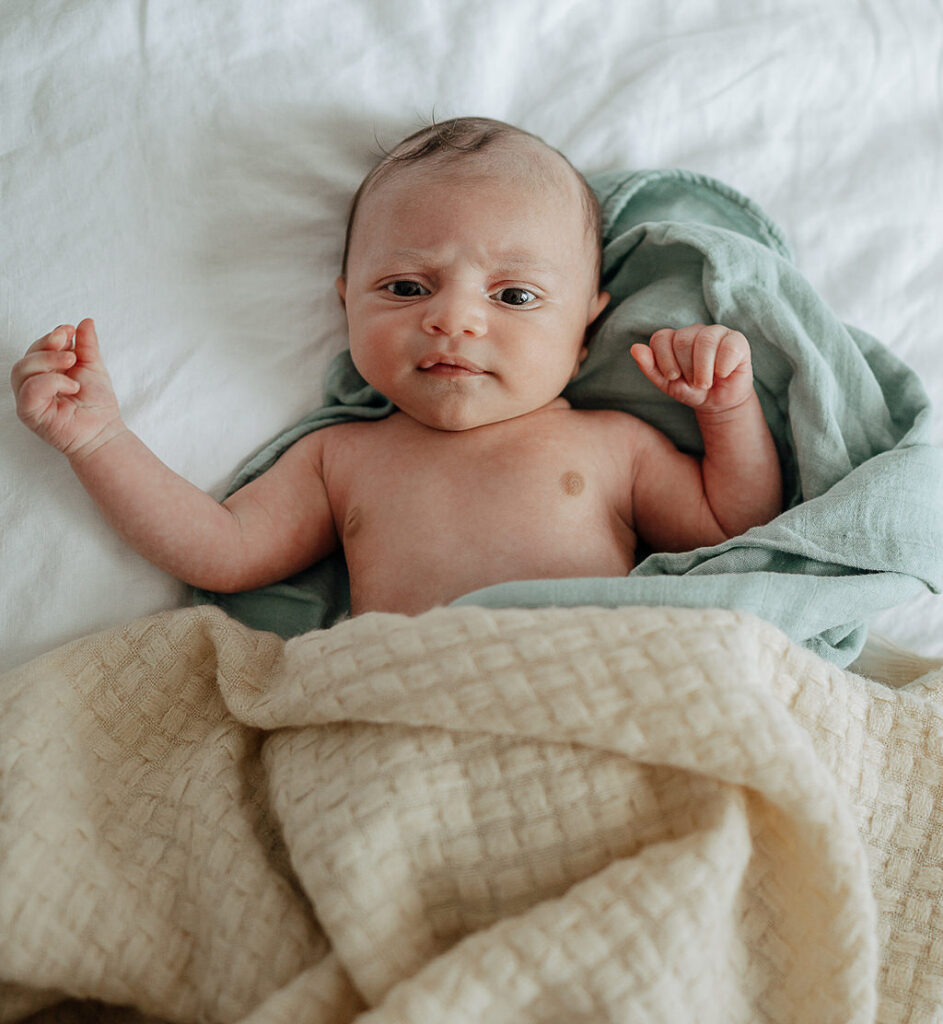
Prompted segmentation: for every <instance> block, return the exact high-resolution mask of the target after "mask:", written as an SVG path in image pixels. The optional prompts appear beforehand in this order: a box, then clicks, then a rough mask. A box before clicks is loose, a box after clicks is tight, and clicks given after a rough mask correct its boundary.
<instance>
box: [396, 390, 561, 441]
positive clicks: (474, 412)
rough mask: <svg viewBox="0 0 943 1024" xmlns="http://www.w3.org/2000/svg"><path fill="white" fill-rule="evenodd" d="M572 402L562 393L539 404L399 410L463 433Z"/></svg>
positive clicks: (431, 424)
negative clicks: (517, 406) (518, 406)
mask: <svg viewBox="0 0 943 1024" xmlns="http://www.w3.org/2000/svg"><path fill="white" fill-rule="evenodd" d="M569 408H570V403H569V402H568V401H567V400H566V399H565V398H563V397H562V396H560V397H557V398H554V399H553V400H552V401H550V402H546V403H543V404H541V405H538V406H536V407H533V408H532V407H529V406H527V407H523V408H506V409H491V410H488V409H474V408H467V409H466V408H442V407H437V408H433V409H430V408H421V407H420V408H404V407H402V406H399V410H400V412H403V413H405V414H406V415H407V416H409V417H410V418H411V419H413V420H415V421H416V422H417V423H420V424H422V426H424V427H429V428H430V429H432V430H442V431H445V432H448V433H461V432H462V431H466V430H475V429H477V428H479V427H488V426H492V425H495V424H498V423H507V422H509V421H510V420H517V419H520V418H521V417H524V416H534V415H536V414H538V413H542V412H545V411H550V410H552V409H569Z"/></svg>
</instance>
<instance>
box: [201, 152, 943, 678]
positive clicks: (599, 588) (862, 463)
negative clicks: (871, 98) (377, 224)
mask: <svg viewBox="0 0 943 1024" xmlns="http://www.w3.org/2000/svg"><path fill="white" fill-rule="evenodd" d="M591 183H592V185H593V187H594V188H595V190H596V192H597V194H598V195H599V198H600V201H601V203H602V205H603V229H604V238H605V243H606V244H605V251H604V260H603V280H604V287H605V288H606V290H607V291H609V292H610V293H611V295H612V300H611V302H610V305H609V307H608V310H607V312H606V313H605V314H604V316H603V318H602V321H601V325H600V326H599V328H598V329H597V330H596V332H595V334H594V336H593V338H592V340H591V343H590V346H589V356H588V358H587V359H586V361H585V362H584V364H583V366H582V368H581V370H580V373H579V375H578V376H577V378H576V379H575V380H574V381H573V382H572V383H571V384H570V386H569V387H568V388H567V390H566V392H565V395H566V397H567V398H568V399H569V400H570V402H571V403H572V404H573V406H575V407H582V408H615V409H624V410H625V411H627V412H631V413H633V414H635V415H636V416H640V417H641V418H642V419H645V420H648V421H649V422H650V423H652V424H654V425H655V426H656V427H658V428H659V429H660V430H662V431H663V432H664V433H665V434H667V435H668V436H669V437H670V438H671V439H672V440H673V441H674V442H675V443H676V444H677V445H678V447H680V448H681V449H683V450H685V451H689V452H698V453H699V452H700V451H702V446H701V439H700V434H699V432H698V429H697V424H696V421H695V418H694V414H693V412H692V411H691V410H690V409H688V408H686V407H685V406H682V405H680V404H679V403H677V402H674V401H672V400H671V399H669V398H667V397H666V396H664V395H663V394H661V392H659V391H658V390H657V389H656V388H655V387H654V386H653V385H652V384H650V383H649V382H648V381H647V380H646V379H645V378H644V376H643V375H642V374H641V372H640V371H639V370H638V368H637V367H636V366H635V364H634V362H633V360H632V359H631V357H630V356H629V354H628V352H629V348H630V346H631V345H632V344H633V343H635V342H636V341H647V340H648V338H649V337H650V336H651V334H652V333H653V332H654V331H656V330H658V329H659V328H660V327H681V326H684V325H686V324H691V323H696V322H704V323H714V322H716V323H723V324H725V325H727V326H728V327H731V328H733V329H735V330H738V331H741V332H742V333H743V334H745V335H746V337H747V338H748V339H749V341H750V345H751V349H752V353H753V368H754V375H755V381H756V389H757V393H758V394H759V397H760V401H761V403H762V406H763V410H764V413H765V414H766V418H767V421H768V422H769V424H770V428H771V430H772V432H773V435H774V437H775V439H776V443H777V447H778V450H779V455H780V461H781V464H782V468H783V477H784V483H785V495H786V505H787V511H785V512H784V513H783V514H782V515H780V516H779V517H778V518H776V519H775V520H773V521H772V522H770V523H767V524H766V525H765V526H760V527H755V528H753V529H751V530H749V531H748V532H747V533H745V534H743V535H742V536H740V537H735V538H732V539H731V540H728V541H726V542H725V543H723V544H718V545H716V546H713V547H708V548H699V549H697V550H696V551H690V552H685V553H681V554H671V553H664V552H659V553H654V554H650V555H648V557H642V558H641V560H640V561H639V564H638V565H637V566H636V567H635V569H634V570H633V571H632V572H631V573H630V574H629V575H628V576H626V577H605V578H581V579H559V580H525V581H520V582H511V583H501V584H497V585H495V586H491V587H487V588H485V589H483V590H479V591H476V592H475V593H473V594H469V595H466V596H464V597H462V598H460V599H459V600H458V601H456V602H455V603H456V604H481V605H488V606H491V607H511V606H526V607H538V606H546V605H570V606H575V605H589V604H592V605H605V606H610V607H612V606H618V605H677V606H685V607H707V606H711V607H722V608H731V609H739V610H745V611H749V612H753V613H754V614H756V615H758V616H760V617H761V618H764V619H767V620H768V621H770V622H773V623H774V624H775V625H777V626H778V627H779V628H780V629H782V630H783V631H784V632H785V633H787V634H788V635H789V636H790V637H791V638H792V639H794V640H796V641H798V642H800V643H803V644H805V645H806V646H808V647H810V648H811V649H813V650H815V651H816V652H818V653H819V654H821V655H823V656H824V657H827V658H829V659H830V660H832V661H835V662H837V663H839V664H842V665H845V664H848V663H849V662H851V661H852V660H853V659H854V658H855V657H856V656H857V654H858V653H859V652H860V650H861V647H862V646H863V644H864V640H865V636H866V620H867V618H868V617H869V616H870V615H871V614H873V613H875V612H877V611H880V610H882V609H885V608H889V607H892V606H894V605H896V604H899V603H901V602H903V601H905V600H907V599H908V598H910V597H912V596H914V595H915V594H917V593H920V592H921V591H923V589H924V588H929V589H931V590H932V591H934V592H938V591H939V590H940V588H941V586H943V452H941V451H940V449H938V448H937V447H935V446H933V445H932V444H930V443H929V435H930V421H931V411H930V405H929V401H928V399H927V396H926V394H925V392H924V390H923V388H922V386H921V385H920V382H919V381H918V379H917V377H916V375H915V374H914V373H913V371H912V370H910V369H909V368H908V367H907V366H905V365H904V364H903V363H901V362H900V361H899V360H898V359H897V358H896V357H894V356H893V355H892V354H891V353H890V352H888V351H887V349H885V348H884V347H883V346H882V345H880V344H879V343H878V342H877V341H876V340H874V339H873V338H872V337H870V336H869V335H867V334H865V333H864V332H862V331H859V330H856V329H855V328H852V327H848V326H846V325H845V324H843V323H841V322H840V321H839V320H838V318H837V317H836V316H835V314H834V313H833V312H831V310H830V309H829V308H828V307H827V306H826V304H825V303H824V302H823V301H822V300H821V299H820V298H819V296H818V295H817V294H816V293H815V291H814V289H813V288H812V287H811V286H810V285H809V283H808V282H807V281H806V280H805V279H804V278H803V277H802V275H801V274H800V273H799V272H798V271H797V270H796V268H795V267H794V266H793V264H792V262H791V260H790V257H789V253H788V250H787V248H786V245H785V242H784V240H783V237H782V234H781V232H780V231H779V229H778V228H777V227H776V225H775V224H773V223H772V222H771V221H770V220H769V219H768V218H767V217H766V216H765V215H764V214H763V212H762V211H761V210H760V209H759V208H758V207H757V206H756V205H755V204H754V203H752V202H751V201H750V200H748V199H746V198H745V197H743V196H741V195H739V194H738V193H737V192H735V191H734V190H732V189H730V188H728V187H726V186H724V185H722V184H720V183H719V182H716V181H713V180H712V179H709V178H706V177H704V176H701V175H696V174H693V173H690V172H686V171H678V170H663V171H649V172H635V173H628V174H627V173H611V174H606V175H601V176H598V177H596V178H595V179H591ZM392 411H393V406H392V404H391V403H390V402H389V401H388V400H387V399H386V398H384V397H383V396H382V395H380V394H379V393H378V392H377V391H376V390H375V389H373V388H372V387H371V386H370V385H368V384H366V383H365V382H364V381H363V379H362V378H361V377H360V375H359V374H358V373H357V371H356V369H355V368H354V366H353V364H352V362H351V361H350V357H349V354H348V353H346V352H344V353H341V355H339V356H338V357H336V359H335V360H334V362H333V363H332V364H331V367H330V369H329V372H328V375H327V380H326V385H325V394H324V404H323V406H322V407H321V408H319V409H317V410H315V411H314V412H313V413H311V414H310V415H309V416H307V417H305V419H303V420H302V421H301V422H300V423H298V424H297V425H296V426H294V427H292V428H291V429H290V430H288V431H286V432H285V433H284V434H282V435H280V436H279V437H278V438H276V439H275V440H274V441H272V442H271V443H270V444H269V445H267V446H266V447H265V448H263V449H262V450H261V451H260V452H258V453H257V454H256V455H255V456H254V457H253V458H252V459H250V460H249V462H248V463H246V465H245V466H244V467H243V468H242V470H241V471H240V472H239V474H238V475H237V476H236V478H235V480H234V481H233V484H232V487H231V489H230V493H232V491H234V490H236V489H237V488H238V487H241V486H242V485H243V484H244V483H246V482H248V481H249V480H251V479H252V478H254V477H255V476H258V475H259V474H260V473H262V472H264V471H265V470H266V469H267V468H268V467H269V466H270V465H271V464H272V463H273V462H274V461H275V460H276V459H277V458H278V456H279V455H280V454H281V453H282V452H283V451H285V449H286V448H288V447H289V446H290V445H291V444H293V443H294V442H295V441H296V440H298V439H299V438H300V437H303V436H304V435H305V434H307V433H309V432H310V431H312V430H317V429H319V428H321V427H325V426H330V425H332V424H335V423H342V422H345V421H349V420H352V419H379V418H381V417H383V416H387V415H389V414H390V413H391V412H392ZM640 554H642V553H641V552H640ZM195 599H196V600H197V601H212V602H213V603H215V604H217V605H219V606H220V607H222V608H223V609H224V610H225V611H227V612H228V613H229V614H231V615H232V616H234V617H235V618H237V619H240V620H241V621H243V622H245V623H246V624H247V625H249V626H252V627H255V628H257V629H264V630H271V631H274V632H277V633H279V634H281V635H282V636H285V637H288V636H293V635H297V634H299V633H302V632H305V631H307V630H309V629H315V628H322V627H327V626H330V625H331V624H333V623H334V622H335V621H336V620H337V619H338V618H340V617H341V616H343V615H344V614H345V613H346V612H347V611H348V609H349V589H348V581H347V572H346V567H345V563H344V558H343V554H342V553H340V552H338V553H337V554H335V555H332V556H331V557H329V558H327V559H325V560H324V561H322V562H320V563H318V564H317V565H314V566H312V567H311V568H310V569H308V570H306V571H304V572H302V573H299V574H298V575H297V576H294V577H292V578H291V579H290V580H286V581H284V582H282V583H278V584H275V585H273V586H269V587H263V588H260V589H259V590H254V591H248V592H245V593H242V594H226V595H220V594H209V593H206V592H203V591H197V592H196V595H195Z"/></svg>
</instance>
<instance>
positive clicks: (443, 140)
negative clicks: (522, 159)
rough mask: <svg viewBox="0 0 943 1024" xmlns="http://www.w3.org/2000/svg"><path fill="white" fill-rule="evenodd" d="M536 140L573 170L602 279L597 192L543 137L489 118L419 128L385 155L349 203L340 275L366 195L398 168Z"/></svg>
mask: <svg viewBox="0 0 943 1024" xmlns="http://www.w3.org/2000/svg"><path fill="white" fill-rule="evenodd" d="M521 137H523V138H529V139H534V140H535V141H536V142H538V143H539V144H540V145H542V146H546V148H547V149H549V150H550V151H551V152H553V153H556V154H557V155H558V156H559V157H561V159H563V161H564V162H565V163H566V164H567V166H568V167H569V168H570V170H571V171H572V172H573V173H574V174H575V175H576V178H577V181H578V182H579V185H580V190H581V194H582V202H583V212H584V213H585V215H586V227H587V231H588V232H589V234H590V237H591V238H593V240H594V248H595V252H596V261H597V264H596V276H597V277H598V276H599V270H600V265H601V262H602V213H601V211H600V209H599V200H598V199H597V198H596V193H595V192H594V191H593V190H592V188H591V187H590V184H589V182H588V181H587V180H586V178H585V177H584V176H583V175H582V174H581V173H580V172H579V171H578V170H577V169H576V168H575V167H574V166H573V164H571V163H570V161H569V160H567V158H566V157H565V156H564V155H563V153H561V152H560V151H559V150H558V149H554V148H553V147H552V146H549V145H547V143H546V142H544V140H543V139H542V138H540V136H538V135H534V134H533V133H532V132H528V131H524V129H523V128H517V127H515V126H514V125H511V124H507V123H506V122H505V121H497V120H494V119H493V118H490V117H453V118H452V119H451V120H448V121H442V122H440V123H436V122H435V121H433V123H432V124H430V125H427V126H426V127H424V128H420V129H419V131H417V132H413V134H412V135H408V136H407V137H406V138H405V139H403V140H402V141H401V142H398V143H397V144H396V145H395V146H394V147H393V148H392V149H391V150H390V151H389V152H388V153H387V152H385V153H384V155H383V158H382V159H381V160H380V162H379V163H378V164H377V165H376V166H375V167H374V168H373V170H371V171H370V173H369V174H368V175H367V176H366V177H365V178H364V179H363V181H362V182H361V183H360V187H359V188H358V189H357V191H356V193H354V198H353V200H352V202H351V204H350V213H349V214H348V216H347V231H346V234H345V237H344V257H343V260H342V263H341V274H342V275H343V276H345V277H346V276H347V257H348V254H349V252H350V238H351V234H352V232H353V226H354V217H355V216H356V213H357V208H358V206H359V205H360V201H361V199H363V197H364V195H365V194H366V192H367V191H368V190H369V189H370V188H371V187H372V186H373V185H375V184H376V183H377V181H379V180H381V179H382V178H385V177H386V176H387V175H389V174H391V173H393V172H394V171H395V170H396V168H397V167H401V166H403V165H406V164H415V163H419V162H420V161H423V160H428V159H430V158H431V157H434V156H437V155H439V154H452V155H454V156H456V157H461V156H462V155H463V154H469V153H478V152H480V151H481V150H484V149H487V148H488V147H489V146H491V145H493V144H494V143H495V142H499V141H501V140H503V139H511V138H521Z"/></svg>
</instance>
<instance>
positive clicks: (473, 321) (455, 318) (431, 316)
mask: <svg viewBox="0 0 943 1024" xmlns="http://www.w3.org/2000/svg"><path fill="white" fill-rule="evenodd" d="M482 301H483V300H482V299H480V298H478V297H476V296H471V295H465V294H454V293H453V294H449V293H447V292H445V291H443V292H440V293H439V294H438V295H435V296H434V297H433V300H432V301H431V302H429V303H427V306H426V313H425V316H424V317H423V324H422V326H423V330H425V332H426V333H427V334H444V335H446V336H448V337H449V338H456V337H460V336H465V337H469V338H480V337H481V336H482V335H483V334H484V333H485V331H486V329H487V320H486V316H485V311H484V309H483V308H482Z"/></svg>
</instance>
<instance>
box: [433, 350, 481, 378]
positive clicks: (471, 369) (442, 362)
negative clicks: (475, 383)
mask: <svg viewBox="0 0 943 1024" xmlns="http://www.w3.org/2000/svg"><path fill="white" fill-rule="evenodd" d="M419 369H420V370H421V371H422V372H423V373H430V374H432V375H433V376H435V377H478V376H481V375H482V374H484V373H486V372H487V371H486V370H483V369H482V368H481V367H480V366H477V365H476V364H475V363H472V362H470V361H469V360H468V359H462V358H461V357H460V356H450V355H446V354H445V353H442V352H434V353H433V354H432V355H428V356H426V357H425V359H423V360H422V361H421V362H420V363H419Z"/></svg>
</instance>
